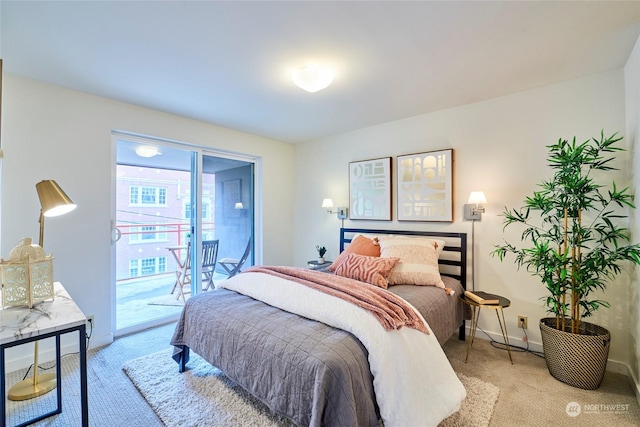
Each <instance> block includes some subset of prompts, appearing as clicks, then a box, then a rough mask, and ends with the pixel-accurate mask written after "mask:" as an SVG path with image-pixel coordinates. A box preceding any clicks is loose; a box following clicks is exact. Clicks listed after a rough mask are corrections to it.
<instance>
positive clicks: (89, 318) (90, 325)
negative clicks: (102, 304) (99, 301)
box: [87, 314, 96, 333]
mask: <svg viewBox="0 0 640 427" xmlns="http://www.w3.org/2000/svg"><path fill="white" fill-rule="evenodd" d="M95 327H96V322H95V320H94V318H93V314H92V315H91V316H87V333H91V330H92V329H93V328H95Z"/></svg>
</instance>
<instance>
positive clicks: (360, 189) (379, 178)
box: [349, 157, 391, 221]
mask: <svg viewBox="0 0 640 427" xmlns="http://www.w3.org/2000/svg"><path fill="white" fill-rule="evenodd" d="M349 219H369V220H383V221H391V157H384V158H381V159H373V160H363V161H358V162H350V163H349Z"/></svg>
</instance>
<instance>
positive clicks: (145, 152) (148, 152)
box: [136, 145, 162, 157]
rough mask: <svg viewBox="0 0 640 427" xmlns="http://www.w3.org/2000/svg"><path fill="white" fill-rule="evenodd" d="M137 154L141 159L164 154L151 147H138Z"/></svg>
mask: <svg viewBox="0 0 640 427" xmlns="http://www.w3.org/2000/svg"><path fill="white" fill-rule="evenodd" d="M136 154H137V155H138V156H140V157H154V156H157V155H159V154H162V153H161V152H160V150H158V147H153V146H151V145H141V146H139V147H136Z"/></svg>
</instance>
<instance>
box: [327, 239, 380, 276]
mask: <svg viewBox="0 0 640 427" xmlns="http://www.w3.org/2000/svg"><path fill="white" fill-rule="evenodd" d="M349 253H354V254H358V255H366V256H374V257H379V256H380V245H379V244H378V238H377V237H376V238H374V239H369V238H368V237H365V236H363V235H361V234H359V235H357V236H356V237H354V239H353V240H352V241H351V243H349V245H347V247H346V248H345V249H344V251H342V253H341V254H340V255H338V258H336V260H335V261H334V262H333V264H331V265H330V266H329V271H336V268H338V266H339V265H340V264H342V261H343V260H344V258H345V257H346V256H347V254H349Z"/></svg>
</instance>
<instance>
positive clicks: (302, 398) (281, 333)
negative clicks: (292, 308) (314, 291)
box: [171, 276, 463, 426]
mask: <svg viewBox="0 0 640 427" xmlns="http://www.w3.org/2000/svg"><path fill="white" fill-rule="evenodd" d="M443 281H444V282H445V285H446V286H447V287H451V288H453V289H455V291H456V295H455V296H454V297H449V296H447V295H446V294H445V292H444V291H443V290H442V289H438V288H434V287H431V286H408V285H400V286H392V287H390V288H389V290H390V291H391V292H393V293H395V294H397V295H399V296H401V297H403V298H405V299H406V300H407V301H409V302H410V303H412V304H413V305H414V307H416V308H417V309H418V310H419V311H420V312H421V313H422V315H423V316H424V317H425V319H426V320H427V322H428V323H429V326H430V328H431V330H432V331H433V332H434V333H435V335H436V337H437V338H438V341H439V342H440V343H441V344H442V343H444V341H446V340H447V339H448V338H449V337H450V336H451V334H452V333H454V332H455V331H457V329H458V327H459V326H460V325H461V324H462V318H463V312H462V307H461V303H460V300H459V297H458V296H459V295H460V294H461V293H462V292H463V289H462V287H461V286H460V284H459V282H458V281H457V280H455V279H452V278H450V277H446V276H443ZM171 344H172V345H174V346H175V347H174V359H175V360H176V361H177V362H179V363H181V364H184V363H186V362H187V361H188V357H189V349H191V350H192V351H195V352H196V353H197V354H199V355H200V356H202V357H203V358H204V359H205V360H207V361H208V362H209V363H211V364H212V365H214V366H216V367H218V368H219V369H220V370H222V371H223V372H224V373H225V374H226V375H227V376H228V377H229V378H231V379H232V380H233V381H235V382H237V383H238V384H239V385H241V386H242V387H243V388H245V389H246V390H247V391H249V392H250V393H251V394H253V395H254V396H255V397H257V398H258V399H260V400H261V401H262V402H263V403H265V404H266V405H267V406H268V407H269V408H270V409H271V410H272V411H273V412H275V413H277V414H280V415H283V416H285V417H287V418H289V419H291V420H292V422H293V423H295V424H296V425H300V426H378V424H379V421H378V419H379V414H378V409H377V404H376V400H375V393H374V390H373V377H372V375H371V372H370V370H369V363H368V352H367V350H366V349H365V348H364V346H363V345H362V344H361V343H360V341H359V340H358V339H357V338H355V337H354V336H353V335H352V334H350V333H348V332H345V331H342V330H340V329H335V328H332V327H330V326H327V325H325V324H323V323H320V322H316V321H314V320H310V319H306V318H304V317H301V316H298V315H295V314H292V313H288V312H286V311H282V310H280V309H278V308H275V307H272V306H270V305H267V304H264V303H262V302H260V301H256V300H254V299H252V298H250V297H247V296H244V295H240V294H238V293H236V292H233V291H229V290H226V289H217V290H214V291H212V292H205V293H202V294H200V295H197V296H195V297H193V298H190V299H189V300H188V301H187V303H186V305H185V308H184V310H183V311H182V315H181V317H180V320H179V322H178V324H177V326H176V330H175V333H174V336H173V338H172V340H171ZM182 366H184V365H182ZM389 368H390V369H396V368H397V367H396V366H394V364H393V360H390V361H389Z"/></svg>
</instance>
